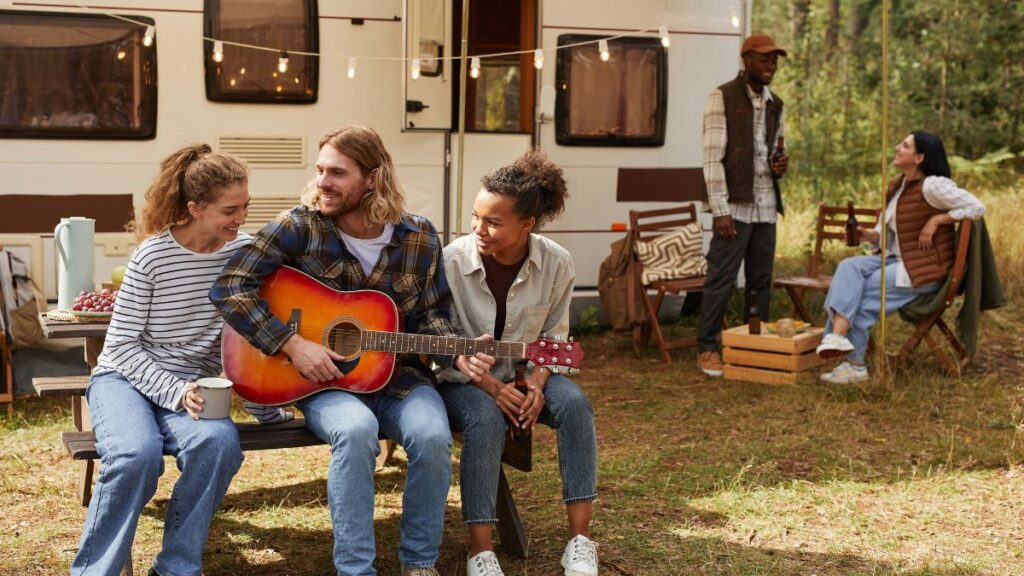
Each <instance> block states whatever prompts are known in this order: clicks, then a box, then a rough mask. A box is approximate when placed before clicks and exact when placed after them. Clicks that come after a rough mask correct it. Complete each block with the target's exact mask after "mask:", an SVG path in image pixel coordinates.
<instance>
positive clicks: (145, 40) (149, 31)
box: [142, 25, 156, 46]
mask: <svg viewBox="0 0 1024 576" xmlns="http://www.w3.org/2000/svg"><path fill="white" fill-rule="evenodd" d="M155 35H156V28H154V27H153V26H152V25H150V26H146V33H145V34H144V35H143V36H142V45H143V46H152V45H153V36H155Z"/></svg>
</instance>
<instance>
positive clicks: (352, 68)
mask: <svg viewBox="0 0 1024 576" xmlns="http://www.w3.org/2000/svg"><path fill="white" fill-rule="evenodd" d="M348 77H349V78H355V77H356V59H355V58H349V59H348Z"/></svg>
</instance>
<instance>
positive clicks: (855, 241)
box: [846, 202, 860, 246]
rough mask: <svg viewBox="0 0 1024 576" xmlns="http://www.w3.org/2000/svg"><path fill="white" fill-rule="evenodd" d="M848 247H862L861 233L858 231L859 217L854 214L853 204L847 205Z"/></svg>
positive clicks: (848, 203)
mask: <svg viewBox="0 0 1024 576" xmlns="http://www.w3.org/2000/svg"><path fill="white" fill-rule="evenodd" d="M846 245H847V246H860V233H859V232H858V231H857V217H856V216H854V214H853V202H847V203H846Z"/></svg>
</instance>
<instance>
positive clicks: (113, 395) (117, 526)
mask: <svg viewBox="0 0 1024 576" xmlns="http://www.w3.org/2000/svg"><path fill="white" fill-rule="evenodd" d="M85 395H86V398H88V400H89V409H90V411H91V414H92V423H93V431H94V432H95V434H96V449H97V451H98V452H99V454H100V466H101V467H100V477H99V479H98V480H97V481H96V488H95V490H94V491H93V494H92V500H90V501H89V512H88V513H87V515H86V517H85V528H83V529H82V541H81V543H80V544H79V547H78V554H77V555H76V556H75V559H74V561H73V562H72V563H71V574H72V575H73V576H79V575H81V576H93V575H97V576H98V575H101V574H102V575H110V576H114V575H116V574H118V573H119V572H120V571H121V568H122V567H123V566H124V563H125V560H127V558H128V554H129V553H130V552H131V547H132V540H133V539H134V538H135V528H136V526H137V525H138V522H139V513H140V512H141V511H142V508H143V506H145V505H146V502H148V501H149V499H150V498H152V497H153V494H154V493H155V492H156V485H157V478H159V477H160V475H161V474H163V471H164V457H163V455H164V454H165V453H166V454H171V455H173V456H175V457H176V460H177V465H178V470H181V477H180V478H179V479H178V481H177V482H176V483H175V484H174V491H173V492H172V493H171V501H170V503H169V504H168V505H167V517H166V519H165V520H164V541H163V548H162V550H161V551H160V554H159V555H158V556H157V557H156V561H155V562H154V564H153V567H154V568H155V569H156V570H157V572H159V573H160V574H161V575H162V576H199V575H200V574H201V573H202V560H203V547H204V546H205V545H206V536H207V534H208V533H209V531H210V520H212V519H213V515H214V513H215V512H216V511H217V508H218V507H219V506H220V501H221V499H222V498H223V497H224V494H225V493H226V492H227V491H228V485H229V484H230V483H231V478H233V477H234V475H235V473H236V472H238V469H239V467H241V465H242V460H243V459H244V456H243V455H242V449H241V447H240V446H239V444H238V431H237V430H236V429H235V425H234V423H232V422H231V420H229V419H224V420H199V421H196V420H193V419H192V417H191V416H189V415H188V414H186V413H185V412H171V411H170V410H167V409H165V408H161V407H159V406H157V405H156V404H154V403H152V402H150V400H149V399H148V398H147V397H146V396H144V395H143V394H142V393H140V392H139V391H138V390H136V389H135V388H134V387H133V386H132V384H131V383H130V382H129V381H128V380H127V379H126V378H125V377H124V376H122V375H121V374H119V373H117V372H108V373H106V374H101V375H98V376H94V377H93V378H92V381H91V382H90V383H89V388H88V389H87V390H86V393H85Z"/></svg>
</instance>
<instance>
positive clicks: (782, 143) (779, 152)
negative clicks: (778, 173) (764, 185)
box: [772, 136, 786, 174]
mask: <svg viewBox="0 0 1024 576" xmlns="http://www.w3.org/2000/svg"><path fill="white" fill-rule="evenodd" d="M785 154H786V137H785V136H779V139H778V140H776V141H775V152H773V153H772V174H775V164H776V163H777V162H778V161H779V160H781V159H782V157H783V156H784V155H785Z"/></svg>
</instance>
